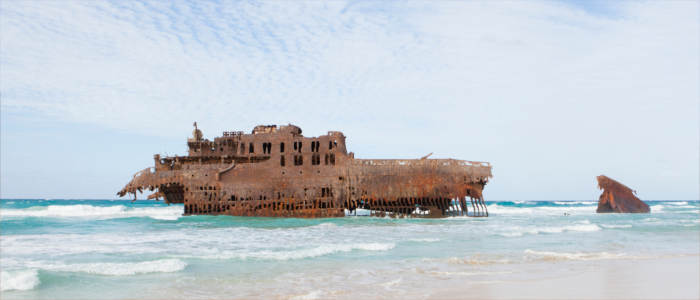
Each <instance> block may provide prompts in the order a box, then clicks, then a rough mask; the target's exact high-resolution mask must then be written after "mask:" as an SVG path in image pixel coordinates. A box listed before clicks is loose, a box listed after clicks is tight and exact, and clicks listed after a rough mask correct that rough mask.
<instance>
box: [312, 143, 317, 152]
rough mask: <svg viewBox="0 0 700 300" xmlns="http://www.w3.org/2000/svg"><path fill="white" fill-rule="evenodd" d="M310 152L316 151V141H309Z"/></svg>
mask: <svg viewBox="0 0 700 300" xmlns="http://www.w3.org/2000/svg"><path fill="white" fill-rule="evenodd" d="M311 152H316V142H311Z"/></svg>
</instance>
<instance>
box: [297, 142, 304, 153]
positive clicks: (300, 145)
mask: <svg viewBox="0 0 700 300" xmlns="http://www.w3.org/2000/svg"><path fill="white" fill-rule="evenodd" d="M302 146H303V144H302V142H299V149H297V150H299V153H301V147H302Z"/></svg>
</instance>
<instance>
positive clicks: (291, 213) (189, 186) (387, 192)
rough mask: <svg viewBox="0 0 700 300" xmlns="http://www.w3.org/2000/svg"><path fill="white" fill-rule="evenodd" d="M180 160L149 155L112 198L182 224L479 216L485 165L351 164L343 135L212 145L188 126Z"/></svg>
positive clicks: (288, 134) (267, 130) (232, 134)
mask: <svg viewBox="0 0 700 300" xmlns="http://www.w3.org/2000/svg"><path fill="white" fill-rule="evenodd" d="M194 127H195V128H194V131H193V133H192V137H191V138H188V140H187V146H188V154H187V155H186V156H169V157H161V156H160V155H158V154H156V155H154V161H155V166H154V167H149V168H146V169H144V170H142V171H140V172H138V173H136V174H135V175H134V176H133V178H132V179H131V181H129V183H127V184H126V186H125V187H124V188H123V189H121V190H120V191H119V192H118V193H117V195H119V196H121V197H123V196H125V195H127V194H133V196H134V199H136V194H137V192H143V191H146V190H148V191H151V192H153V193H152V194H151V195H149V196H148V199H156V200H158V199H163V200H164V201H165V202H166V203H168V204H170V203H182V204H184V214H185V215H233V216H264V217H300V218H317V217H343V216H346V215H348V214H357V210H358V209H363V210H367V211H369V214H370V215H374V216H391V217H405V216H410V217H445V216H452V215H463V216H473V217H486V216H488V211H487V208H486V205H485V203H484V197H483V189H484V186H485V185H486V183H487V182H488V180H489V178H491V177H492V174H491V165H490V164H489V163H487V162H475V161H466V160H457V159H430V158H428V156H429V155H428V156H425V157H422V158H419V159H356V158H355V157H354V154H353V153H352V152H350V153H348V152H347V150H346V146H345V136H344V135H343V133H342V132H339V131H329V132H328V134H326V135H322V136H318V137H304V136H303V135H302V130H301V128H299V127H297V126H294V125H291V124H289V125H286V126H279V127H277V126H276V125H260V126H256V127H255V128H254V129H253V130H252V132H251V133H250V134H245V133H243V132H241V131H226V132H224V133H223V135H222V136H220V137H216V138H214V140H213V141H210V140H208V139H204V138H203V135H202V131H201V130H200V129H198V128H197V123H195V124H194Z"/></svg>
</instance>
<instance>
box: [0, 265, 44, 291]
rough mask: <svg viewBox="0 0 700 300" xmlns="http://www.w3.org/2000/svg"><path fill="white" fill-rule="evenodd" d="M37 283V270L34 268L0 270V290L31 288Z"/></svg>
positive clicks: (24, 289)
mask: <svg viewBox="0 0 700 300" xmlns="http://www.w3.org/2000/svg"><path fill="white" fill-rule="evenodd" d="M37 285H39V272H37V270H35V269H29V270H15V271H4V270H3V271H2V272H0V291H11V290H20V291H26V290H31V289H33V288H35V287H36V286H37Z"/></svg>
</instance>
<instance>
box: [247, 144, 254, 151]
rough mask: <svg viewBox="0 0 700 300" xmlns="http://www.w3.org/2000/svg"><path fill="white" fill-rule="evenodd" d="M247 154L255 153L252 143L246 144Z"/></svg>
mask: <svg viewBox="0 0 700 300" xmlns="http://www.w3.org/2000/svg"><path fill="white" fill-rule="evenodd" d="M248 152H249V153H255V149H254V148H253V143H250V144H248Z"/></svg>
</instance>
